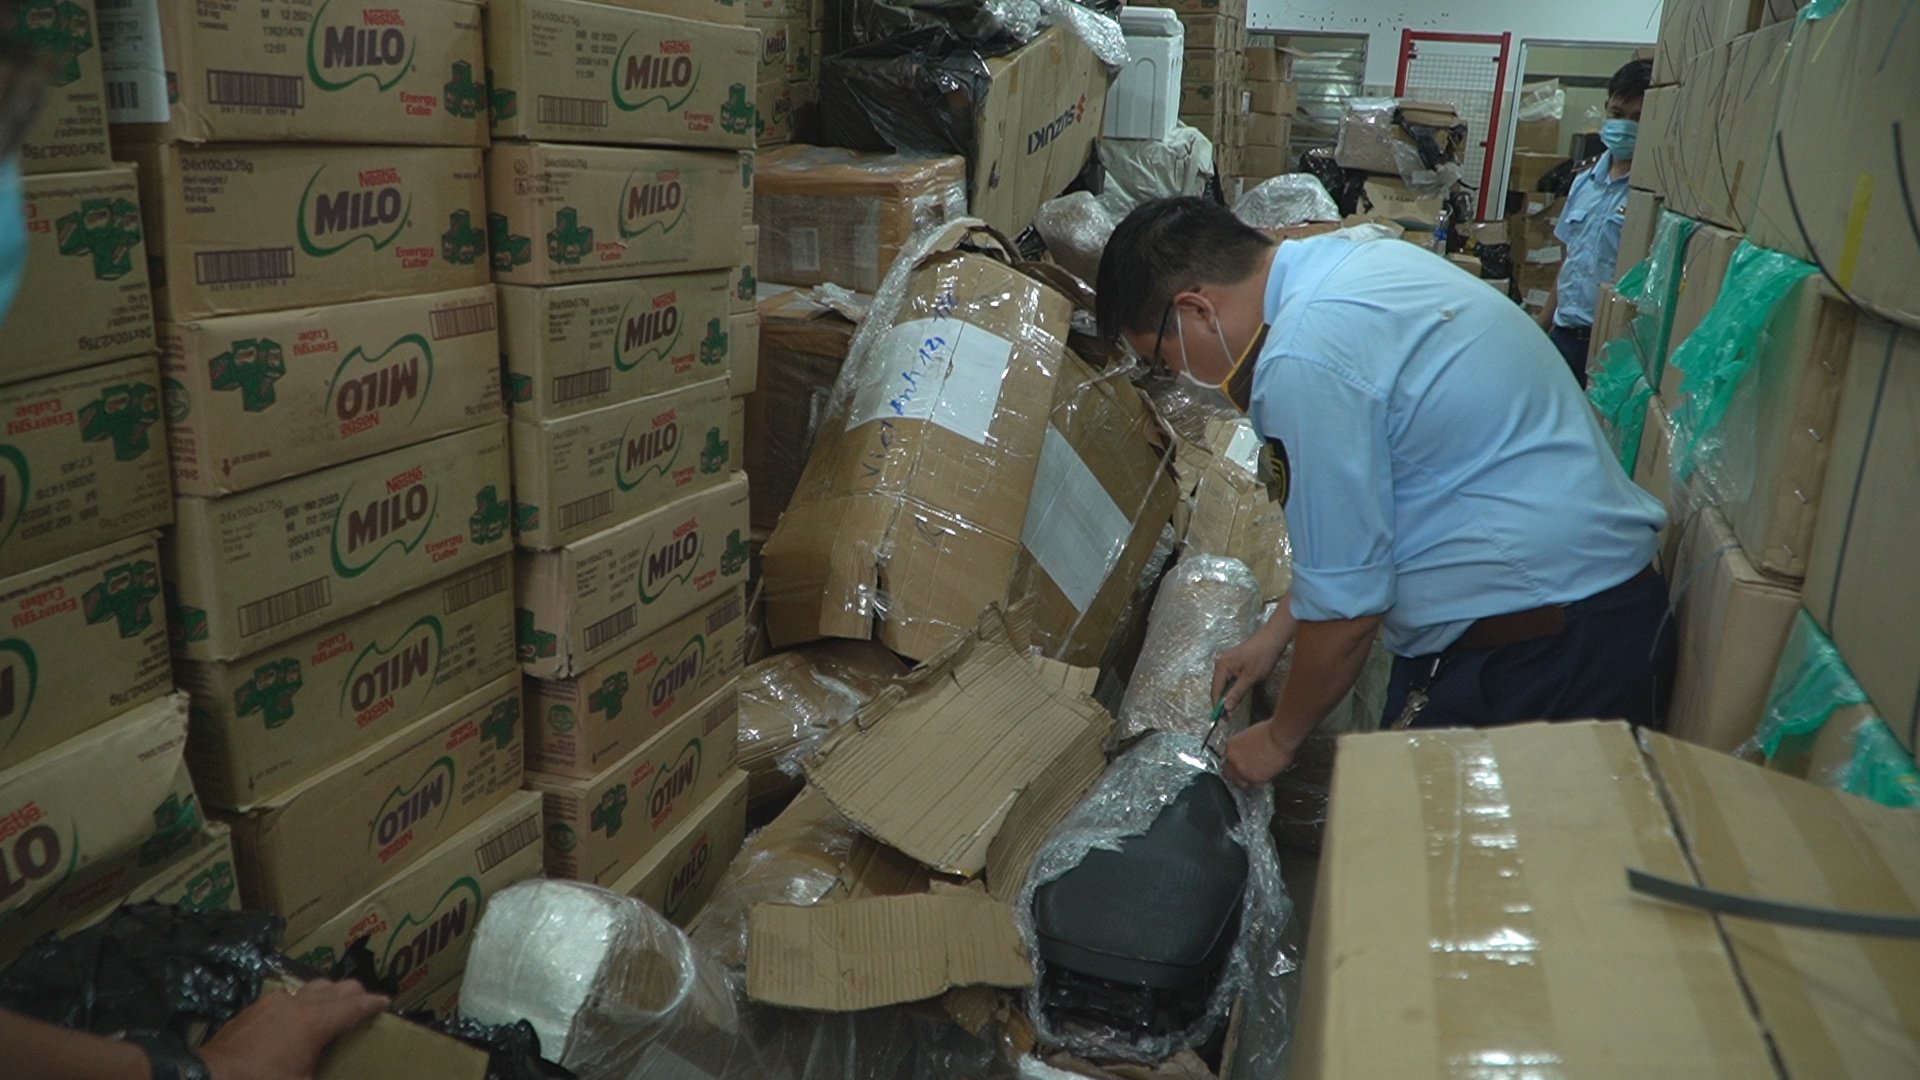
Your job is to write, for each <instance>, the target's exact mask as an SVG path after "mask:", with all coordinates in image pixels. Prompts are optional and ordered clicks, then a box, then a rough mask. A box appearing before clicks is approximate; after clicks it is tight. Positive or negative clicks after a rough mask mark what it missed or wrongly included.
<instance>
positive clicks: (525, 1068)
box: [407, 1013, 578, 1080]
mask: <svg viewBox="0 0 1920 1080" xmlns="http://www.w3.org/2000/svg"><path fill="white" fill-rule="evenodd" d="M407 1019H409V1020H413V1021H416V1022H418V1023H421V1024H425V1025H426V1026H427V1027H430V1028H432V1029H434V1030H435V1031H438V1032H440V1033H441V1034H443V1035H451V1036H452V1037H454V1038H456V1039H459V1040H460V1041H461V1042H463V1043H466V1044H467V1045H468V1046H472V1047H476V1048H478V1049H481V1050H485V1051H486V1052H487V1080H578V1078H577V1077H576V1075H575V1073H574V1072H573V1070H571V1069H567V1068H564V1067H562V1066H559V1065H555V1064H554V1063H553V1062H551V1061H548V1060H546V1059H545V1058H542V1057H541V1056H540V1036H539V1035H538V1034H536V1033H535V1032H534V1030H533V1025H532V1024H529V1023H527V1022H526V1021H525V1020H521V1021H519V1022H518V1023H513V1024H483V1023H481V1022H480V1021H478V1020H469V1019H466V1018H465V1017H459V1016H456V1017H453V1018H452V1019H448V1020H440V1019H436V1018H435V1017H434V1016H433V1015H432V1014H431V1013H422V1014H417V1015H414V1014H409V1015H408V1016H407Z"/></svg>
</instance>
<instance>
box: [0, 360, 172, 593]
mask: <svg viewBox="0 0 1920 1080" xmlns="http://www.w3.org/2000/svg"><path fill="white" fill-rule="evenodd" d="M166 442H167V439H166V429H165V428H164V427H162V426H161V423H160V380H159V378H158V373H157V371H156V369H155V368H154V365H153V358H152V357H141V358H138V359H134V360H118V361H115V362H113V363H110V364H104V365H102V366H100V367H94V368H87V369H86V370H84V371H76V372H72V373H70V374H66V375H55V376H51V377H49V378H45V379H39V380H36V381H34V382H25V383H15V384H13V385H12V386H7V387H0V574H7V575H11V574H15V573H20V572H23V571H26V570H28V569H30V568H32V567H36V566H44V565H46V564H47V563H50V562H55V561H57V560H59V559H61V558H63V557H64V556H66V555H69V554H71V553H73V552H75V551H85V550H87V549H89V548H96V547H100V546H101V545H103V544H111V543H114V542H115V541H119V540H124V539H126V538H127V537H129V536H133V535H136V534H138V533H143V532H148V531H150V530H153V529H157V528H159V527H160V526H162V525H165V524H167V523H168V522H170V521H172V520H173V484H172V482H171V480H170V479H169V477H168V475H167V466H166V458H167V446H166Z"/></svg>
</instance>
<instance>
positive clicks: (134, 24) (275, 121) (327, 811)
mask: <svg viewBox="0 0 1920 1080" xmlns="http://www.w3.org/2000/svg"><path fill="white" fill-rule="evenodd" d="M481 10H482V9H481V8H480V7H479V6H478V5H476V4H473V3H468V2H464V0H403V2H398V3H394V4H389V5H386V6H383V7H381V8H379V9H378V10H374V9H365V10H363V9H362V8H361V7H359V6H357V5H355V6H352V7H342V6H339V5H335V6H333V7H331V8H326V9H324V10H318V11H316V10H309V9H306V8H258V9H249V10H248V11H246V12H244V13H233V14H231V15H230V17H228V18H226V19H224V20H208V19H203V18H196V17H194V15H193V13H192V12H189V11H187V10H185V9H175V8H172V7H167V8H163V9H161V10H160V17H159V19H158V20H157V22H156V23H154V24H152V25H147V26H142V25H140V22H139V20H137V19H133V20H128V19H116V20H115V21H114V22H113V23H112V24H110V25H109V26H108V27H106V28H104V29H105V30H106V33H105V34H104V39H105V42H106V46H107V61H108V64H107V68H108V77H109V81H110V83H111V85H113V86H114V88H115V92H114V94H113V96H112V100H113V104H114V108H113V112H112V119H113V121H114V123H115V128H114V134H115V149H116V152H117V153H120V154H121V155H123V156H125V157H126V158H128V159H130V160H132V161H134V162H136V163H137V165H138V168H139V174H140V181H141V191H142V194H143V202H144V205H145V210H146V220H147V228H148V234H149V235H148V237H147V252H148V255H149V258H150V260H151V263H152V267H153V272H152V273H153V280H154V282H155V299H156V306H157V308H158V339H159V342H160V348H161V352H162V365H161V366H162V372H163V374H164V380H163V381H164V391H163V397H162V399H161V400H160V401H159V402H158V403H157V406H156V408H157V410H158V411H159V412H162V413H163V414H164V416H165V418H166V422H167V427H168V449H169V451H170V456H171V460H172V472H173V481H174V487H175V489H176V492H177V498H176V501H175V515H174V516H175V519H176V524H175V527H174V529H173V530H172V531H171V532H170V533H169V534H168V536H167V538H166V542H165V544H164V545H163V549H162V550H163V566H164V570H165V575H166V587H167V593H168V606H169V615H170V619H171V623H172V630H173V647H174V652H175V656H176V659H177V671H178V676H179V679H180V681H181V683H182V685H183V686H184V687H185V688H186V689H187V690H189V691H190V692H191V694H192V696H193V710H192V737H191V744H190V748H189V761H190V764H191V766H192V769H193V772H194V778H195V780H196V782H197V783H198V784H199V786H200V788H201V791H202V794H203V796H204V798H205V799H206V801H207V803H208V805H209V806H212V807H216V808H217V810H216V814H217V816H219V817H220V818H222V819H223V820H225V821H227V822H229V823H230V824H231V825H232V827H233V830H234V840H235V845H236V848H237V850H238V856H239V858H238V870H239V875H238V876H239V884H240V890H241V895H242V898H243V899H244V900H245V902H246V903H247V904H248V906H250V907H253V908H257V909H261V910H268V911H273V912H275V913H277V914H279V915H281V916H282V917H284V918H285V919H286V921H287V931H286V938H285V940H286V943H287V947H288V948H289V950H290V951H293V952H295V953H297V954H302V955H306V956H308V957H309V958H311V959H313V960H315V961H316V962H320V963H322V964H324V963H326V962H328V961H330V960H332V959H336V958H338V956H339V955H340V954H341V952H342V951H343V950H344V949H345V948H346V947H347V945H348V944H349V941H350V940H351V939H356V938H365V939H366V940H367V942H368V945H369V947H370V948H371V949H372V950H373V954H374V957H375V959H376V961H377V962H378V964H379V966H380V970H381V971H382V972H383V973H384V974H386V975H388V976H390V977H391V978H392V979H394V980H395V981H396V983H397V985H398V987H399V989H400V991H401V995H402V1000H403V1001H405V1002H407V1003H409V1004H415V1003H426V1002H429V1001H430V1000H432V999H433V998H434V997H435V996H436V995H442V994H444V993H446V992H447V991H448V990H449V988H450V987H451V985H452V983H453V982H454V980H456V979H457V977H458V975H459V972H460V970H461V967H462V965H463V964H464V958H465V949H466V937H465V934H466V933H467V932H468V931H470V929H471V925H472V921H473V920H474V919H475V918H477V916H478V910H477V909H478V907H479V905H481V904H482V903H484V901H485V898H486V897H487V896H488V895H490V894H491V893H492V892H493V891H495V890H497V889H499V888H502V887H504V886H505V885H507V884H511V883H512V882H514V881H517V880H521V879H523V878H525V877H528V876H531V875H533V874H536V873H538V871H539V863H538V857H537V848H535V847H534V846H533V840H534V839H535V838H536V837H537V834H538V832H539V823H538V806H537V805H535V802H534V801H533V800H531V799H528V798H525V797H520V796H518V795H517V794H516V793H517V791H518V789H519V787H520V786H521V775H522V769H523V763H524V756H523V753H522V750H521V732H520V694H519V685H518V679H517V674H516V672H515V671H514V665H513V652H512V647H513V642H512V639H511V636H510V633H509V632H508V631H507V630H505V629H503V627H502V621H503V620H507V619H509V618H510V616H511V612H512V608H513V599H512V588H513V578H512V565H511V562H510V559H509V555H510V551H511V543H510V531H509V520H508V519H509V514H510V498H511V490H512V489H511V483H512V477H511V474H510V472H509V469H508V456H507V426H506V423H505V417H504V415H503V409H502V405H501V401H500V394H499V369H498V353H499V343H498V332H497V318H496V314H495V301H494V294H493V289H492V286H491V285H489V284H488V281H487V276H488V275H487V262H486V248H487V243H486V233H485V221H486V203H485V185H484V179H483V176H482V171H481V165H482V160H481V159H482V149H481V148H482V147H483V146H485V144H486V141H487V104H488V101H487V95H486V92H485V88H484V73H485V65H486V57H485V53H484V50H483V48H482V27H481Z"/></svg>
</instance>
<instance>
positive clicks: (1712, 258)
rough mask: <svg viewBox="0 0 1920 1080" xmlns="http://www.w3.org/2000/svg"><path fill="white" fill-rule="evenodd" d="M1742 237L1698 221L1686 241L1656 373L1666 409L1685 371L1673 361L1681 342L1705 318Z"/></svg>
mask: <svg viewBox="0 0 1920 1080" xmlns="http://www.w3.org/2000/svg"><path fill="white" fill-rule="evenodd" d="M1743 239H1745V237H1742V236H1741V235H1740V234H1739V233H1736V232H1731V231H1729V230H1726V229H1722V228H1719V227H1717V226H1713V225H1701V226H1699V227H1698V228H1696V229H1694V230H1693V236H1692V237H1691V238H1690V239H1689V240H1688V241H1687V254H1686V260H1685V262H1684V263H1683V264H1682V266H1681V271H1680V287H1679V291H1678V292H1677V293H1676V294H1675V297H1674V302H1673V312H1672V324H1671V330H1670V331H1669V333H1668V336H1667V341H1668V347H1667V363H1666V365H1665V366H1664V367H1663V368H1662V371H1661V377H1660V386H1659V387H1658V389H1659V391H1660V398H1661V400H1662V401H1664V402H1666V405H1667V410H1668V411H1669V412H1678V411H1679V405H1680V386H1681V383H1682V380H1683V379H1684V377H1685V373H1684V372H1682V371H1681V370H1680V368H1679V365H1677V364H1675V363H1673V356H1674V355H1675V354H1676V353H1677V352H1678V351H1679V349H1680V345H1681V343H1682V342H1684V341H1686V340H1687V339H1688V338H1689V337H1692V336H1693V332H1694V331H1695V330H1698V329H1699V328H1700V324H1701V323H1702V322H1704V321H1705V320H1706V317H1707V313H1708V312H1710V311H1712V310H1713V305H1714V304H1715V303H1716V302H1717V301H1718V300H1719V299H1720V286H1721V285H1722V284H1724V283H1725V281H1726V278H1727V268H1728V267H1730V266H1732V265H1733V256H1734V253H1735V252H1737V251H1739V250H1740V242H1741V241H1742V240H1743Z"/></svg>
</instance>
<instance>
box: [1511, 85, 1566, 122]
mask: <svg viewBox="0 0 1920 1080" xmlns="http://www.w3.org/2000/svg"><path fill="white" fill-rule="evenodd" d="M1566 111H1567V92H1566V91H1565V90H1563V89H1561V87H1560V80H1559V79H1544V80H1542V81H1540V82H1536V83H1530V84H1528V85H1527V86H1526V87H1525V88H1524V89H1522V90H1521V92H1520V110H1519V112H1520V119H1521V120H1522V121H1523V122H1537V121H1541V120H1558V119H1560V118H1561V117H1562V116H1564V115H1565V114H1566Z"/></svg>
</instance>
